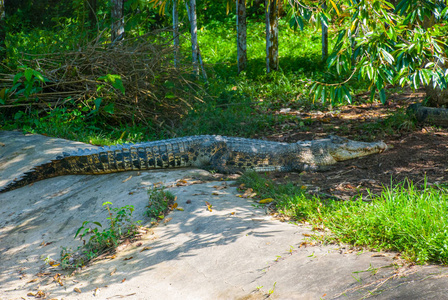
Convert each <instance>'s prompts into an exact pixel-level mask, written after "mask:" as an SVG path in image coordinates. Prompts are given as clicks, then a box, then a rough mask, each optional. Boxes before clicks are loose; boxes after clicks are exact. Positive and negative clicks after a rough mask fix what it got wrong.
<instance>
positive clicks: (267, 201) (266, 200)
mask: <svg viewBox="0 0 448 300" xmlns="http://www.w3.org/2000/svg"><path fill="white" fill-rule="evenodd" d="M272 201H274V199H272V198H266V199H263V200H260V201H258V203H260V204H267V203H271V202H272Z"/></svg>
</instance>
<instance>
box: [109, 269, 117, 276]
mask: <svg viewBox="0 0 448 300" xmlns="http://www.w3.org/2000/svg"><path fill="white" fill-rule="evenodd" d="M115 272H117V268H115V269H113V271H112V272H110V276H112V275H114V274H115Z"/></svg>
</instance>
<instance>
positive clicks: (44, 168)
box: [0, 160, 64, 193]
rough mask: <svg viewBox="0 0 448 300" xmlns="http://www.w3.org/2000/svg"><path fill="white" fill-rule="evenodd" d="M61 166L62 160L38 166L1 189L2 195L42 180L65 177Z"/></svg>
mask: <svg viewBox="0 0 448 300" xmlns="http://www.w3.org/2000/svg"><path fill="white" fill-rule="evenodd" d="M60 164H61V161H60V160H54V161H51V162H49V163H45V164H42V165H39V166H36V167H34V168H33V169H31V170H30V171H28V172H25V173H24V174H23V175H21V176H20V177H18V178H16V179H14V180H13V181H11V182H10V183H9V184H7V185H6V186H5V187H3V188H1V189H0V193H4V192H8V191H11V190H15V189H18V188H20V187H23V186H26V185H29V184H31V183H34V182H36V181H39V180H42V179H47V178H52V177H56V176H60V175H63V174H64V173H62V172H61V169H60V168H59V165H60Z"/></svg>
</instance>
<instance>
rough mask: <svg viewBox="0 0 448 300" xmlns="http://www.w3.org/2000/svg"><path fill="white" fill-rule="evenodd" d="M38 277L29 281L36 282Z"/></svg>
mask: <svg viewBox="0 0 448 300" xmlns="http://www.w3.org/2000/svg"><path fill="white" fill-rule="evenodd" d="M36 281H37V278H34V279H31V280H30V281H28V282H27V283H32V282H36Z"/></svg>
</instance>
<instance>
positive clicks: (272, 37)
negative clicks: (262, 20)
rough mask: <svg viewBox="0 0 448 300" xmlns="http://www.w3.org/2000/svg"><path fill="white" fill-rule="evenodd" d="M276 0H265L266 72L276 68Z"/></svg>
mask: <svg viewBox="0 0 448 300" xmlns="http://www.w3.org/2000/svg"><path fill="white" fill-rule="evenodd" d="M278 1H279V0H266V2H265V3H266V7H267V10H266V73H270V72H271V71H277V70H278Z"/></svg>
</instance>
